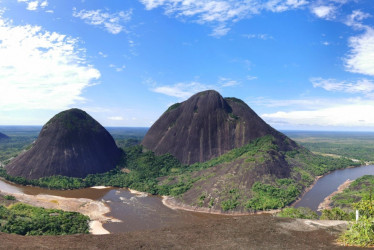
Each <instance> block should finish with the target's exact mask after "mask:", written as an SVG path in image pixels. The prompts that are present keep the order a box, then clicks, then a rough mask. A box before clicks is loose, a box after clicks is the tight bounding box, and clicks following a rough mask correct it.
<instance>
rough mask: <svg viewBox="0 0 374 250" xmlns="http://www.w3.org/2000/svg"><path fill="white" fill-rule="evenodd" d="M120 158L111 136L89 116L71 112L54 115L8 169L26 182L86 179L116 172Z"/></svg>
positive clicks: (81, 112)
mask: <svg viewBox="0 0 374 250" xmlns="http://www.w3.org/2000/svg"><path fill="white" fill-rule="evenodd" d="M120 156H121V152H120V150H119V149H118V148H117V146H116V144H115V142H114V139H113V138H112V136H111V135H110V134H109V132H108V131H107V130H106V129H105V128H104V127H103V126H101V125H100V124H99V123H98V122H97V121H96V120H94V119H93V118H92V117H91V116H90V115H88V114H87V113H86V112H84V111H82V110H79V109H70V110H66V111H63V112H61V113H59V114H57V115H55V116H54V117H53V118H52V119H51V120H49V121H48V122H47V123H46V124H45V125H44V126H43V128H42V130H41V131H40V134H39V137H38V139H37V140H36V141H35V143H34V145H33V146H32V148H31V149H29V150H28V151H26V152H24V153H22V154H21V155H19V156H18V157H16V158H15V159H13V160H12V161H11V162H10V163H9V164H8V165H7V166H6V167H5V168H6V171H7V173H8V174H9V175H11V176H21V177H24V178H26V179H38V178H41V177H47V176H53V175H62V176H70V177H85V176H87V175H88V174H94V173H102V172H106V171H109V170H111V169H113V168H114V167H115V166H116V164H117V163H118V161H119V159H120Z"/></svg>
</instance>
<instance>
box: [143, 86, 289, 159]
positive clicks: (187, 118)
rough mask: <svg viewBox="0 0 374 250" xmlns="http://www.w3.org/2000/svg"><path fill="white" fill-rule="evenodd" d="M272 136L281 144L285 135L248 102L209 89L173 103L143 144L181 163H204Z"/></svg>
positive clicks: (149, 132)
mask: <svg viewBox="0 0 374 250" xmlns="http://www.w3.org/2000/svg"><path fill="white" fill-rule="evenodd" d="M265 135H272V136H274V137H275V139H276V141H277V142H278V143H277V144H279V145H280V146H281V149H283V150H285V148H284V146H286V147H290V149H291V148H292V147H295V146H296V144H295V143H294V142H293V141H291V144H287V145H285V144H284V143H282V142H283V141H284V140H285V139H286V136H285V135H283V134H282V133H280V132H278V131H276V130H275V129H273V128H272V127H271V126H269V125H268V124H267V123H265V122H264V121H263V120H262V119H261V118H260V117H259V116H258V115H257V114H256V113H255V112H254V111H253V110H252V109H251V108H250V107H248V105H247V104H245V103H244V102H243V101H242V100H239V99H236V98H223V97H222V96H221V95H220V94H219V93H218V92H216V91H214V90H208V91H204V92H200V93H197V94H195V95H193V96H192V97H190V98H189V99H188V100H187V101H185V102H182V103H176V104H174V105H172V106H171V107H170V108H169V109H168V110H167V111H166V112H165V113H164V114H163V115H162V116H161V117H160V118H159V119H158V120H157V121H156V122H155V123H154V124H153V126H152V127H151V128H150V129H149V131H148V133H147V134H146V136H145V137H144V139H143V141H142V145H143V146H144V147H145V148H147V149H149V150H152V151H153V152H155V153H156V154H159V155H161V154H166V153H170V154H172V155H174V156H175V157H176V158H177V159H178V160H180V161H181V162H182V163H184V164H193V163H196V162H205V161H208V160H210V159H212V158H215V157H218V156H220V155H222V154H225V153H227V152H229V151H230V150H232V149H234V148H239V147H242V146H244V145H246V144H248V143H249V142H250V141H251V140H253V139H256V138H260V137H263V136H265Z"/></svg>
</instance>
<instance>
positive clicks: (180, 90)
mask: <svg viewBox="0 0 374 250" xmlns="http://www.w3.org/2000/svg"><path fill="white" fill-rule="evenodd" d="M208 89H217V88H216V87H215V86H209V85H205V84H201V83H199V82H190V83H177V84H174V85H169V86H159V87H155V88H152V89H151V90H152V91H153V92H156V93H160V94H164V95H168V96H172V97H177V98H180V99H187V98H189V97H191V96H192V95H194V94H196V93H197V92H200V91H204V90H208Z"/></svg>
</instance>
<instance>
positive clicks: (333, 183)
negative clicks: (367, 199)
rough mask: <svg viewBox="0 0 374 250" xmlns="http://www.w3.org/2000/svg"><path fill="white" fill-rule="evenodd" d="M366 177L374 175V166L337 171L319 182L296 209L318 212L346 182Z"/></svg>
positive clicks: (297, 204)
mask: <svg viewBox="0 0 374 250" xmlns="http://www.w3.org/2000/svg"><path fill="white" fill-rule="evenodd" d="M364 175H374V165H369V166H361V167H355V168H346V169H340V170H335V171H333V172H331V173H329V174H327V175H325V176H323V177H321V178H320V179H318V180H317V182H316V183H315V185H314V186H313V187H312V188H311V189H310V190H309V191H308V192H307V193H305V194H304V195H303V197H302V198H301V200H300V201H298V202H297V203H296V204H295V207H309V208H310V209H312V210H314V211H317V209H318V205H319V204H320V203H321V202H322V201H323V200H324V199H325V198H326V197H327V196H329V195H330V194H332V193H333V192H335V191H336V190H338V187H339V186H340V185H341V184H343V183H344V182H345V181H346V180H348V179H349V180H355V179H357V178H359V177H361V176H364Z"/></svg>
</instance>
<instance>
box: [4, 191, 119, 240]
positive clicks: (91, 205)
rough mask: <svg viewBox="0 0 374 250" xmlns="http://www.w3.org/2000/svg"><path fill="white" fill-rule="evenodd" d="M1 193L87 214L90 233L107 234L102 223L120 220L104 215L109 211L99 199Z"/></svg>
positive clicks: (34, 202)
mask: <svg viewBox="0 0 374 250" xmlns="http://www.w3.org/2000/svg"><path fill="white" fill-rule="evenodd" d="M0 193H1V194H2V195H13V196H14V197H15V198H16V199H17V200H18V201H19V202H22V203H25V204H28V205H32V206H37V207H43V208H48V209H61V210H64V211H71V212H79V213H81V214H84V215H86V216H88V217H89V218H90V220H91V222H90V224H89V225H90V233H91V234H109V231H107V230H106V229H104V228H103V223H106V222H120V220H117V219H114V218H111V217H108V216H106V215H105V214H107V213H109V212H110V209H109V207H108V206H106V205H105V204H104V203H103V202H101V201H95V200H91V199H86V198H65V197H61V196H54V195H43V194H39V195H27V194H20V193H10V192H4V191H1V190H0Z"/></svg>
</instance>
